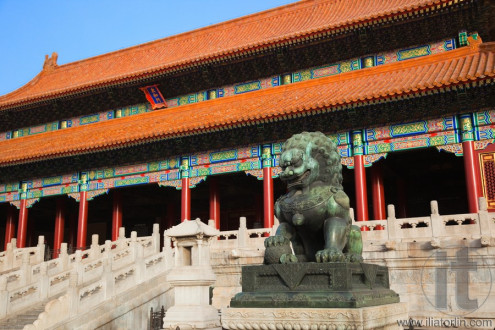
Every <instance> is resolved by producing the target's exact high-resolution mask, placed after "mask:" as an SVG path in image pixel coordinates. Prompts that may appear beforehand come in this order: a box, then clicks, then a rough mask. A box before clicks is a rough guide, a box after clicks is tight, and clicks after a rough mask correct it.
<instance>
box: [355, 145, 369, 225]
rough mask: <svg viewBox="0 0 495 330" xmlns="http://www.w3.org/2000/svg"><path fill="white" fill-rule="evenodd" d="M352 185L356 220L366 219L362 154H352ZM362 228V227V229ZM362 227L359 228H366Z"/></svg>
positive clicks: (366, 202)
mask: <svg viewBox="0 0 495 330" xmlns="http://www.w3.org/2000/svg"><path fill="white" fill-rule="evenodd" d="M354 186H355V189H356V220H357V221H367V220H368V195H367V189H366V171H365V168H364V160H363V155H355V156H354ZM363 228H364V229H363ZM366 228H367V227H362V228H361V230H366Z"/></svg>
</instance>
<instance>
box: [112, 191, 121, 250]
mask: <svg viewBox="0 0 495 330" xmlns="http://www.w3.org/2000/svg"><path fill="white" fill-rule="evenodd" d="M120 227H122V194H121V193H120V191H118V190H114V191H113V208H112V241H116V240H117V238H119V228H120Z"/></svg>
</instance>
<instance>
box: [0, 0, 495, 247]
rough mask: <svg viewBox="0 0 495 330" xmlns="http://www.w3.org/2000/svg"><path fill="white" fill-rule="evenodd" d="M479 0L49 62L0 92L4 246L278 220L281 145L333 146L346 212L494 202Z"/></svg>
mask: <svg viewBox="0 0 495 330" xmlns="http://www.w3.org/2000/svg"><path fill="white" fill-rule="evenodd" d="M494 6H495V5H494V4H493V2H492V1H489V0H397V1H388V0H387V1H385V0H383V1H366V0H350V1H336V0H302V1H297V2H294V3H292V4H289V5H286V6H282V7H278V8H274V9H271V10H267V11H264V12H260V13H256V14H252V15H249V16H245V17H241V18H238V19H234V20H231V21H227V22H223V23H219V24H216V25H212V26H208V27H205V28H201V29H198V30H194V31H190V32H187V33H183V34H179V35H176V36H172V37H167V38H164V39H160V40H156V41H152V42H149V43H145V44H142V45H137V46H135V47H130V48H126V49H122V50H118V51H115V52H111V53H108V54H103V55H100V56H96V57H93V58H88V59H85V60H81V61H77V62H73V63H68V64H63V65H59V64H57V53H53V54H52V55H51V56H46V58H45V62H44V65H43V68H42V70H41V72H40V73H39V74H38V75H37V76H36V77H34V78H33V79H32V80H31V81H30V82H29V83H27V84H26V85H25V86H23V87H21V88H19V89H18V90H16V91H14V92H12V93H9V94H7V95H3V96H0V228H1V230H3V232H4V233H5V235H3V232H2V235H0V236H1V238H0V246H2V247H5V248H6V247H7V243H9V242H10V241H11V239H12V238H16V239H17V246H18V247H27V246H33V245H36V243H37V237H38V236H39V235H44V237H45V238H46V241H47V244H48V245H49V246H50V248H51V250H52V251H53V256H54V257H56V256H57V255H58V252H59V249H60V246H61V243H62V242H67V243H68V244H69V246H70V247H72V248H73V249H85V248H86V247H87V246H88V245H89V237H91V235H92V234H99V237H100V240H101V242H100V244H102V243H103V241H104V240H105V239H111V240H116V239H117V237H118V235H119V228H120V227H122V226H125V227H126V229H127V230H129V231H131V230H133V231H136V232H137V233H138V236H146V235H150V234H151V231H152V224H153V223H159V224H160V232H163V230H165V229H167V228H170V227H171V226H173V225H175V224H178V223H179V222H180V221H181V220H184V219H192V218H197V217H199V218H201V219H202V220H204V221H206V220H208V219H213V220H215V224H216V227H217V228H218V229H220V230H223V231H225V230H232V229H237V228H238V219H239V217H240V216H244V217H246V218H247V227H248V228H270V227H272V226H273V224H274V221H275V219H274V215H273V204H274V201H275V200H276V199H277V198H278V196H280V195H281V194H282V193H284V192H285V187H284V186H283V184H282V183H281V182H280V180H279V179H278V173H279V171H280V170H279V168H278V161H279V159H278V157H279V155H280V152H281V147H282V143H283V141H284V140H286V139H287V138H288V137H290V136H291V135H293V134H295V133H299V132H302V131H321V132H323V133H325V134H327V135H328V136H329V137H330V138H331V139H332V140H333V141H334V142H335V143H336V144H337V145H338V148H339V151H340V154H341V156H342V164H343V165H344V173H343V174H344V189H345V191H346V192H347V193H348V195H349V196H350V197H351V204H352V205H351V206H352V207H353V209H354V216H355V219H356V220H358V221H362V226H361V229H362V230H380V227H379V226H378V227H373V228H371V227H369V226H367V225H366V221H367V220H383V219H386V217H387V215H386V214H385V213H386V212H385V209H386V206H387V205H388V204H394V205H395V207H396V212H397V218H406V217H419V216H425V215H429V214H430V208H429V202H430V201H431V200H437V201H438V204H439V208H440V213H442V214H456V213H476V212H478V209H479V205H478V199H479V197H482V196H483V197H485V198H486V200H487V201H488V207H489V209H491V210H495V145H494V144H493V142H494V139H495V89H494V84H495V80H494V79H495V77H494V76H495V62H494V58H495V43H494V42H493V41H495V25H494V22H493V17H494V15H495V8H494Z"/></svg>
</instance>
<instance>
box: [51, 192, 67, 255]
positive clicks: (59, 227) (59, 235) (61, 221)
mask: <svg viewBox="0 0 495 330" xmlns="http://www.w3.org/2000/svg"><path fill="white" fill-rule="evenodd" d="M64 226H65V201H64V199H63V197H59V198H57V206H56V209H55V233H54V234H53V258H54V259H55V258H58V254H59V251H60V246H61V245H62V242H63V241H64Z"/></svg>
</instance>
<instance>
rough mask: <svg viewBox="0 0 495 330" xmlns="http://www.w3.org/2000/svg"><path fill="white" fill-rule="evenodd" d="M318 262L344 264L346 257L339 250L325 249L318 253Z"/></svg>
mask: <svg viewBox="0 0 495 330" xmlns="http://www.w3.org/2000/svg"><path fill="white" fill-rule="evenodd" d="M315 257H316V262H343V261H345V255H344V253H342V251H339V250H338V249H332V248H330V249H324V250H320V251H318V252H316V255H315Z"/></svg>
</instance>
